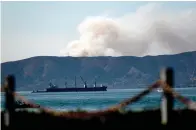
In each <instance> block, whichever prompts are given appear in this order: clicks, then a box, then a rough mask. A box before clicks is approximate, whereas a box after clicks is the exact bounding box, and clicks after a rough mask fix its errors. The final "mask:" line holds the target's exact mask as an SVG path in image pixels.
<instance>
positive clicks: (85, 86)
mask: <svg viewBox="0 0 196 130" xmlns="http://www.w3.org/2000/svg"><path fill="white" fill-rule="evenodd" d="M80 78H81V80H82V82H83V83H84V88H87V85H86V81H84V79H83V78H82V77H81V76H80Z"/></svg>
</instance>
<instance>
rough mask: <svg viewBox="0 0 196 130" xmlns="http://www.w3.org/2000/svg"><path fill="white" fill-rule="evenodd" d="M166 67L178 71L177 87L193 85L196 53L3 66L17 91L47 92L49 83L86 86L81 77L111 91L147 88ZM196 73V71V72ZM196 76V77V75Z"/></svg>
mask: <svg viewBox="0 0 196 130" xmlns="http://www.w3.org/2000/svg"><path fill="white" fill-rule="evenodd" d="M164 66H171V67H174V68H175V79H176V82H175V84H176V85H179V84H185V83H189V82H190V80H191V77H192V75H193V72H194V70H195V71H196V52H186V53H181V54H176V55H162V56H146V57H132V56H123V57H51V56H39V57H32V58H28V59H24V60H19V61H14V62H6V63H2V64H1V71H2V72H1V82H3V79H4V78H5V76H6V75H8V74H14V75H15V76H16V81H17V90H23V91H25V90H33V89H44V88H45V87H48V84H49V81H52V82H53V83H54V84H57V85H59V86H61V87H64V84H65V81H67V85H68V86H70V87H72V86H73V85H74V78H75V76H77V86H80V85H83V84H82V81H81V79H80V76H82V77H83V78H84V80H87V84H89V85H92V84H93V82H94V78H95V77H98V78H97V85H100V84H101V83H102V84H105V85H108V86H109V88H138V87H146V85H147V84H151V83H152V82H153V81H155V80H156V79H158V77H159V71H160V69H161V68H162V67H164ZM195 73H196V72H195ZM194 76H195V75H194Z"/></svg>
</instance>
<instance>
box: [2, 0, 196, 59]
mask: <svg viewBox="0 0 196 130" xmlns="http://www.w3.org/2000/svg"><path fill="white" fill-rule="evenodd" d="M156 3H157V4H153V3H150V4H149V3H147V2H2V4H1V29H2V30H1V38H2V39H1V46H2V47H1V49H2V50H1V60H2V62H6V61H12V60H19V59H24V58H28V57H33V56H40V55H50V56H51V55H55V56H60V55H61V56H62V55H65V56H66V55H71V56H97V55H117V56H118V55H136V56H143V55H145V54H152V55H153V54H154V55H156V54H159V53H158V52H162V53H167V51H168V48H170V47H174V48H173V49H170V50H169V51H168V53H171V52H174V53H178V52H181V51H189V50H191V49H192V50H196V36H195V34H196V33H195V32H194V31H195V29H196V28H195V24H194V21H195V20H196V19H195V17H196V14H195V9H196V2H162V3H161V2H156ZM159 6H161V8H162V10H161V13H160V14H159V13H157V12H158V11H157V10H159ZM89 16H92V17H89ZM155 18H156V19H155ZM163 19H167V20H165V21H166V23H164V24H163V23H160V22H158V21H160V20H163ZM152 23H153V24H152ZM167 23H169V24H167ZM195 23H196V21H195ZM160 25H161V26H160ZM148 26H150V28H148ZM151 26H152V27H151ZM154 26H156V28H154ZM160 27H162V29H160ZM163 27H164V28H163ZM166 28H167V29H170V31H171V29H172V34H171V32H170V33H166V32H168V31H167V30H166ZM157 30H161V32H160V31H157ZM162 30H164V31H162ZM153 31H154V32H153ZM179 32H181V33H179ZM154 33H158V34H156V36H155V35H154ZM185 33H186V34H187V36H186V34H185ZM151 34H153V35H151ZM169 37H176V39H175V38H169ZM168 39H169V40H168ZM178 39H179V40H178ZM187 40H188V41H187ZM170 42H172V43H173V44H172V45H170ZM175 42H176V43H175ZM177 42H178V43H179V45H177ZM181 42H182V43H181ZM121 43H122V44H121ZM166 44H167V45H166ZM159 45H160V46H159ZM130 46H134V47H135V48H134V47H131V49H130ZM187 46H188V47H187ZM189 46H190V47H189ZM127 48H129V49H127ZM146 48H148V50H145V49H146ZM160 48H162V49H160ZM175 48H177V49H175ZM190 48H191V49H190ZM164 49H165V50H164ZM183 49H184V50H183ZM154 50H157V51H154ZM162 53H161V54H162Z"/></svg>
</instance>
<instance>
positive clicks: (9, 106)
mask: <svg viewBox="0 0 196 130" xmlns="http://www.w3.org/2000/svg"><path fill="white" fill-rule="evenodd" d="M14 92H15V77H14V76H13V75H8V76H7V77H6V81H5V108H6V111H5V125H6V126H7V127H9V128H12V123H13V122H14V121H13V118H14V114H15V99H14V95H13V93H14Z"/></svg>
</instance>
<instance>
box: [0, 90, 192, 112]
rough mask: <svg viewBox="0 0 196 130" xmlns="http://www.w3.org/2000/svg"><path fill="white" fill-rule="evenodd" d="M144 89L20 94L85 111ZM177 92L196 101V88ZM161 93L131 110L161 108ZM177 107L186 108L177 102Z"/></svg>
mask: <svg viewBox="0 0 196 130" xmlns="http://www.w3.org/2000/svg"><path fill="white" fill-rule="evenodd" d="M141 91H142V89H109V90H108V91H107V92H70V93H64V92H62V93H31V92H18V93H19V94H20V95H22V96H24V97H25V98H26V99H28V100H29V101H31V102H34V103H37V104H39V105H41V106H44V107H48V108H52V109H55V110H76V109H78V108H80V109H84V110H97V109H105V108H107V107H109V106H111V105H115V104H117V103H119V102H121V101H122V100H125V99H127V98H130V97H133V96H134V95H136V94H138V93H140V92H141ZM176 91H177V92H179V93H180V94H182V95H183V96H186V97H188V98H190V99H192V100H194V101H196V88H180V89H176ZM4 101H5V100H4V93H1V109H3V108H4ZM160 101H161V93H159V92H157V91H155V92H152V93H150V94H149V95H147V96H145V97H144V98H142V99H141V100H140V101H138V102H136V103H134V104H132V105H129V106H128V108H129V109H143V108H144V109H145V108H157V107H159V106H160ZM175 107H176V108H179V107H184V105H183V104H181V103H180V102H178V101H175Z"/></svg>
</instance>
